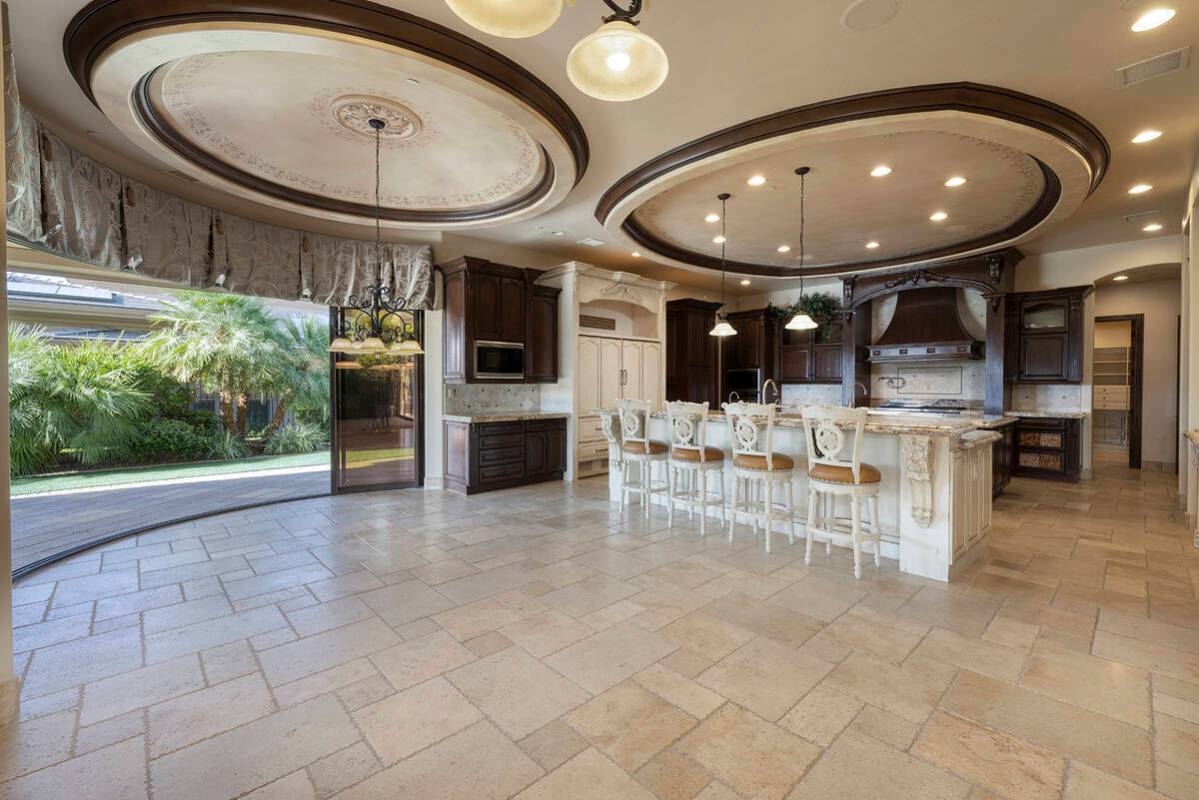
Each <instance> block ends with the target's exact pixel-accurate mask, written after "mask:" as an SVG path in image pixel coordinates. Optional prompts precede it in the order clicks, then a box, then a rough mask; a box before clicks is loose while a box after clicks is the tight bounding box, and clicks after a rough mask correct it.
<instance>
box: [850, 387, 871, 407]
mask: <svg viewBox="0 0 1199 800" xmlns="http://www.w3.org/2000/svg"><path fill="white" fill-rule="evenodd" d="M859 386H861V387H862V397H867V396H869V394H870V390H869V389H867V388H866V384H864V383H855V384H854V385H853V399H852V401H851V402H853V403H855V404H856V403H857V402H858V387H859Z"/></svg>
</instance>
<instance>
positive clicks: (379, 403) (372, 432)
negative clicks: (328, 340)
mask: <svg viewBox="0 0 1199 800" xmlns="http://www.w3.org/2000/svg"><path fill="white" fill-rule="evenodd" d="M343 313H344V312H343V309H340V308H331V309H330V310H329V324H330V330H331V331H332V332H333V335H334V336H335V335H336V332H337V331H338V330H340V323H341V315H342V314H343ZM350 313H353V312H350ZM401 316H402V317H404V318H405V322H407V323H410V324H411V325H412V327H413V329H414V332H415V335H416V339H417V341H419V342H420V343H421V345H422V346H423V345H424V324H423V323H424V319H423V314H422V312H420V311H411V312H403V313H402V314H401ZM331 362H332V363H331V366H332V380H330V381H329V389H330V392H331V393H332V398H331V400H332V417H333V419H332V426H331V429H332V437H331V442H330V444H331V447H332V451H333V453H332V455H333V458H332V463H333V470H332V482H333V486H332V491H333V493H334V494H338V493H344V492H361V491H369V490H374V489H409V488H412V487H414V486H422V485H424V481H425V475H424V419H423V417H424V407H425V391H424V388H425V387H424V356H400V357H397V356H391V355H385V356H355V355H346V354H342V353H333V354H331Z"/></svg>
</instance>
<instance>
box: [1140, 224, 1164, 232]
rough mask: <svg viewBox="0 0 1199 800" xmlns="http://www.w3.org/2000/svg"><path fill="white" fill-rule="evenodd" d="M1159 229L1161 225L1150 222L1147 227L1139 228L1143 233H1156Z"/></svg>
mask: <svg viewBox="0 0 1199 800" xmlns="http://www.w3.org/2000/svg"><path fill="white" fill-rule="evenodd" d="M1161 229H1162V224H1161V223H1160V222H1150V223H1149V224H1148V225H1146V226H1145V227H1143V228H1141V230H1143V231H1144V232H1145V233H1157V232H1158V231H1160V230H1161Z"/></svg>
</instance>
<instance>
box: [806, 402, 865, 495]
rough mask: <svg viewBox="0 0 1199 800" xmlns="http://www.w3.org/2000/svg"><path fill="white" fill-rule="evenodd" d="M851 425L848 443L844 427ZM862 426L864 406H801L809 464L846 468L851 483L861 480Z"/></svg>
mask: <svg viewBox="0 0 1199 800" xmlns="http://www.w3.org/2000/svg"><path fill="white" fill-rule="evenodd" d="M848 426H853V444H852V445H850V447H849V452H848V453H846V452H845V450H846V445H847V444H849V442H848V438H847V437H846V435H845V434H846V430H845V429H846V428H847V427H848ZM865 426H866V409H865V408H845V407H843V406H804V408H803V427H804V436H805V438H806V439H807V444H808V463H809V464H828V465H830V466H834V467H849V468H850V470H852V471H853V482H854V483H860V482H861V469H862V438H863V436H862V432H863V429H864V428H865Z"/></svg>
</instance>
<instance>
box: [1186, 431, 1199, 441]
mask: <svg viewBox="0 0 1199 800" xmlns="http://www.w3.org/2000/svg"><path fill="white" fill-rule="evenodd" d="M1183 436H1185V437H1187V441H1189V442H1190V443H1191V444H1199V429H1196V430H1189V431H1187V432H1186V433H1184V434H1183Z"/></svg>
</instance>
